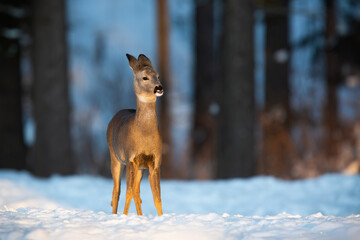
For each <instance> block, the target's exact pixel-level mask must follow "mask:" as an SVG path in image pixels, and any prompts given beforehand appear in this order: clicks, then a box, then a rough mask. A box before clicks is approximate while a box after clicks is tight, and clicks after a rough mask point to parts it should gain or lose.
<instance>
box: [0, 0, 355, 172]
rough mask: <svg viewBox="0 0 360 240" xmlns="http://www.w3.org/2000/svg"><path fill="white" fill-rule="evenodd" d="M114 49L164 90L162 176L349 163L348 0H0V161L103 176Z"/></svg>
mask: <svg viewBox="0 0 360 240" xmlns="http://www.w3.org/2000/svg"><path fill="white" fill-rule="evenodd" d="M125 53H130V54H133V55H136V56H137V55H138V54H140V53H143V54H145V55H147V56H148V57H149V58H150V59H151V60H152V62H153V64H154V65H155V69H157V70H158V72H159V74H160V78H161V81H162V83H163V85H164V87H165V94H164V96H163V97H161V98H159V99H158V100H159V102H160V103H159V104H158V110H159V111H158V113H159V115H160V116H159V121H160V125H161V132H162V135H163V141H164V159H163V166H162V167H163V169H162V172H161V174H162V177H163V178H178V179H215V178H233V177H250V176H254V175H259V174H261V175H273V176H276V177H280V178H283V179H297V178H306V177H315V176H318V175H320V174H324V173H328V172H344V173H352V174H356V173H358V172H359V163H360V1H356V0H288V1H286V0H224V1H221V0H152V1H149V0H132V1H125V0H102V1H99V0H67V1H60V0H1V1H0V78H1V80H0V134H1V136H0V148H1V151H0V168H14V169H26V170H28V171H30V172H32V173H34V174H36V175H38V176H49V175H52V174H75V173H77V174H78V173H87V174H101V175H105V176H110V159H109V152H108V149H107V145H106V136H105V135H106V127H107V124H108V122H109V121H110V119H111V118H112V116H113V115H114V114H115V113H116V112H117V111H118V110H120V109H122V108H135V104H136V101H135V95H134V93H133V86H132V84H133V81H132V71H131V69H130V68H129V67H128V61H127V59H126V58H125Z"/></svg>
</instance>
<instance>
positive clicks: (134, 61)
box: [126, 53, 139, 71]
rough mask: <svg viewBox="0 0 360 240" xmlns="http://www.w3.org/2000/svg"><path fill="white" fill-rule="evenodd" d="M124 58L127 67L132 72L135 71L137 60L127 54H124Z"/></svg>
mask: <svg viewBox="0 0 360 240" xmlns="http://www.w3.org/2000/svg"><path fill="white" fill-rule="evenodd" d="M126 57H127V59H128V60H129V66H130V67H131V68H132V70H133V71H135V70H136V69H137V68H138V63H139V62H138V60H137V59H136V58H135V57H134V56H132V55H130V54H128V53H127V54H126Z"/></svg>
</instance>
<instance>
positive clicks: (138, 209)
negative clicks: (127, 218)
mask: <svg viewBox="0 0 360 240" xmlns="http://www.w3.org/2000/svg"><path fill="white" fill-rule="evenodd" d="M142 174H143V170H140V169H136V170H135V182H134V190H133V194H134V202H135V206H136V212H137V214H138V215H142V211H141V198H140V182H141V178H142Z"/></svg>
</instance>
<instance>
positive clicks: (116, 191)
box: [110, 153, 123, 214]
mask: <svg viewBox="0 0 360 240" xmlns="http://www.w3.org/2000/svg"><path fill="white" fill-rule="evenodd" d="M110 155H111V173H112V177H113V180H114V188H113V193H112V200H111V206H112V213H113V214H116V213H117V208H118V203H119V196H120V185H121V172H122V170H123V165H122V164H121V163H120V162H119V161H118V160H117V159H116V157H115V156H114V154H111V153H110Z"/></svg>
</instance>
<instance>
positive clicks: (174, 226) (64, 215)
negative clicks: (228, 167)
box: [0, 170, 360, 240]
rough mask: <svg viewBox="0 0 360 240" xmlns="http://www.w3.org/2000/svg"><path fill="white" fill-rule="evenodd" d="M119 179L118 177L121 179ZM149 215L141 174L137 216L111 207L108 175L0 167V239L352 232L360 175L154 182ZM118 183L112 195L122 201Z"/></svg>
mask: <svg viewBox="0 0 360 240" xmlns="http://www.w3.org/2000/svg"><path fill="white" fill-rule="evenodd" d="M123 183H124V181H123ZM161 187H162V199H163V210H164V213H165V214H164V215H163V216H160V217H159V216H156V210H155V207H154V206H153V202H152V196H151V191H150V187H149V184H148V181H147V179H146V178H144V179H143V182H142V185H141V197H142V200H143V204H142V208H143V213H144V214H145V215H144V216H137V215H136V214H135V212H136V211H135V208H134V204H133V203H132V205H131V208H130V212H131V213H130V214H129V216H125V215H122V214H118V215H113V214H111V207H110V201H111V191H112V180H111V179H105V178H101V177H94V176H72V177H60V176H54V177H52V178H50V179H38V178H35V177H33V176H31V175H30V174H28V173H26V172H15V171H5V170H2V171H0V239H122V240H123V239H170V240H175V239H186V240H190V239H342V240H345V239H354V240H357V239H360V237H359V236H360V176H344V175H338V174H336V175H325V176H322V177H320V178H316V179H309V180H302V181H294V182H286V181H281V180H277V179H274V178H271V177H255V178H251V179H246V180H244V179H234V180H223V181H204V182H200V181H187V182H186V181H162V185H161ZM124 190H125V184H123V185H122V194H121V196H120V203H119V209H120V212H121V210H122V208H123V206H124Z"/></svg>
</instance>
